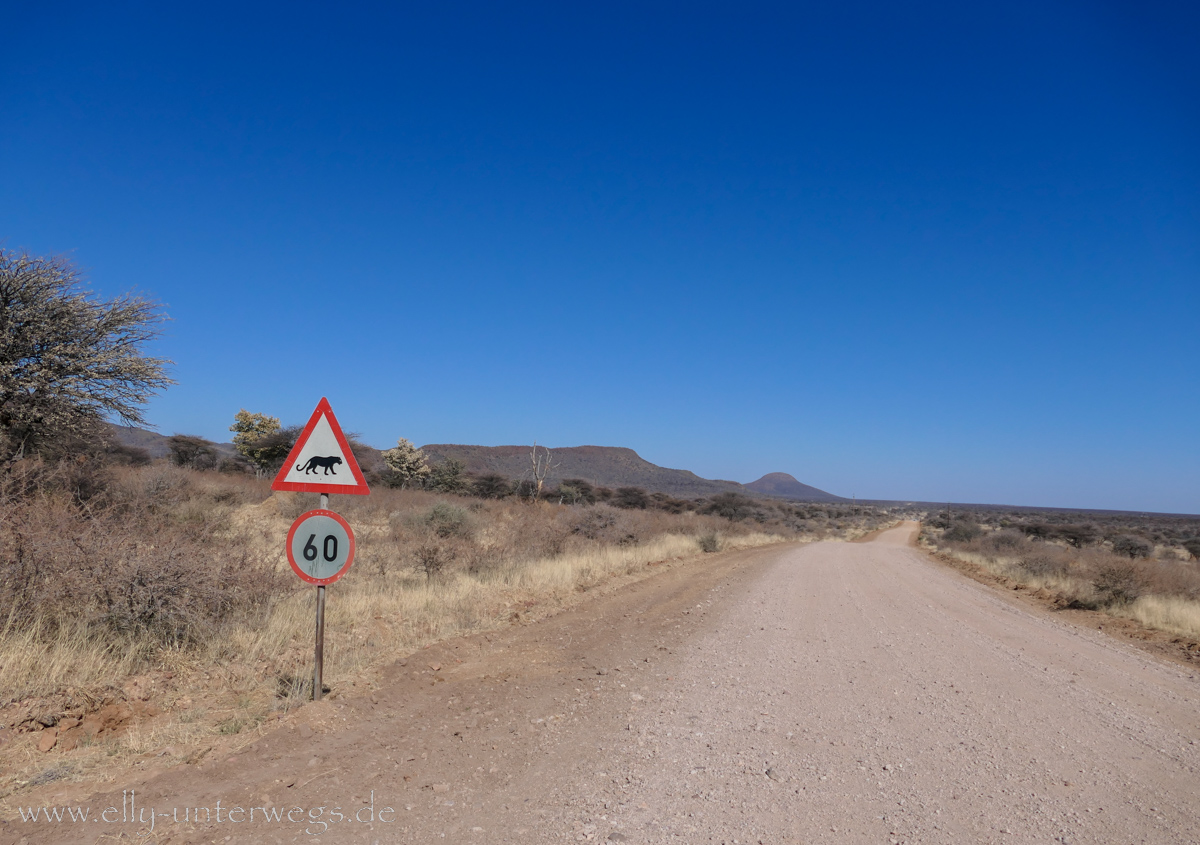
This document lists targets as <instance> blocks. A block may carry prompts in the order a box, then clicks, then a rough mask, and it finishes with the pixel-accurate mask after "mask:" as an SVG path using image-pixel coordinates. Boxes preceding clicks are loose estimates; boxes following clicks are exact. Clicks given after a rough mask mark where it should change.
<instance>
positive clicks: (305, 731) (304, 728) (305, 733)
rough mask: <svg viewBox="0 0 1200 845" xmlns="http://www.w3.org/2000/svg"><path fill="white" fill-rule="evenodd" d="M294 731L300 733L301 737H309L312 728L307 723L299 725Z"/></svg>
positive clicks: (311, 733)
mask: <svg viewBox="0 0 1200 845" xmlns="http://www.w3.org/2000/svg"><path fill="white" fill-rule="evenodd" d="M296 733H298V734H300V738H301V739H311V738H312V735H313V729H312V728H310V727H309V726H308V725H301V726H300V727H299V728H297V729H296Z"/></svg>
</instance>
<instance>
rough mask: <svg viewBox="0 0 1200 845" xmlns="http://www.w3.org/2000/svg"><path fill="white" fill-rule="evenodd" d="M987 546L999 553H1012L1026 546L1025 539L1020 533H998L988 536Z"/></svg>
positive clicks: (1007, 531) (1005, 531) (1008, 531)
mask: <svg viewBox="0 0 1200 845" xmlns="http://www.w3.org/2000/svg"><path fill="white" fill-rule="evenodd" d="M987 545H989V546H991V547H992V548H993V549H995V550H996V551H998V552H1010V551H1013V550H1014V549H1019V548H1021V546H1023V545H1025V537H1024V535H1023V534H1021V532H1020V531H1010V530H1004V531H997V532H995V533H994V534H989V535H988V538H987Z"/></svg>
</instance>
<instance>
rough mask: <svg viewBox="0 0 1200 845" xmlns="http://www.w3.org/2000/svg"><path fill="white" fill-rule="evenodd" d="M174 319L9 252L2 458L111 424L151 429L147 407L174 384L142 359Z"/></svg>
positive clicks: (1, 350)
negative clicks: (98, 293)
mask: <svg viewBox="0 0 1200 845" xmlns="http://www.w3.org/2000/svg"><path fill="white" fill-rule="evenodd" d="M165 319H166V317H165V316H164V315H163V314H162V312H161V311H160V309H159V306H158V304H157V303H154V302H151V301H149V300H146V299H142V298H141V297H138V296H134V295H132V294H126V295H123V296H119V297H117V298H116V299H113V300H111V301H107V302H105V301H102V300H100V299H97V298H96V297H95V296H94V295H93V294H92V293H90V292H89V291H87V290H85V289H84V288H83V286H82V284H81V280H80V277H79V273H78V272H77V271H76V269H75V268H74V267H73V266H72V265H71V263H70V262H69V261H67V260H66V259H64V258H39V257H35V256H31V255H29V254H27V253H23V252H13V251H8V250H3V249H0V440H3V441H4V442H3V443H0V455H3V457H5V458H10V459H11V458H13V457H19V456H20V455H22V454H24V452H25V450H26V449H27V448H36V447H37V446H39V445H40V444H41V443H44V442H45V441H47V440H50V439H53V438H57V437H62V436H73V435H78V434H80V433H83V432H86V431H88V430H89V429H94V428H96V427H97V426H98V424H99V423H101V422H102V421H104V420H105V419H114V418H115V419H116V420H117V421H120V422H122V423H125V424H127V425H145V423H146V420H145V417H144V416H143V415H142V407H141V406H143V405H145V404H146V402H148V401H149V400H150V397H151V396H153V395H154V394H155V393H157V392H158V391H160V390H163V389H165V388H166V387H167V386H168V385H171V384H174V381H172V380H171V379H170V378H168V377H167V375H166V368H167V365H168V364H170V363H172V362H171V361H168V360H167V359H165V358H152V357H147V356H145V355H143V354H142V346H143V345H144V344H145V343H147V342H148V341H150V340H151V339H153V338H154V337H156V336H157V335H158V334H159V331H160V329H159V326H160V324H161V323H162V322H163V321H164V320H165Z"/></svg>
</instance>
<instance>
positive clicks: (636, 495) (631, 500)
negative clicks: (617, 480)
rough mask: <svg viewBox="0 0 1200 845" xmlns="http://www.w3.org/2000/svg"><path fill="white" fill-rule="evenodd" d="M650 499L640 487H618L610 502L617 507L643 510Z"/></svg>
mask: <svg viewBox="0 0 1200 845" xmlns="http://www.w3.org/2000/svg"><path fill="white" fill-rule="evenodd" d="M649 502H650V499H649V497H648V496H647V495H646V491H645V490H643V489H642V488H641V487H618V488H617V493H616V495H615V496H613V498H612V501H611V503H610V504H612V505H614V506H615V507H618V508H625V509H626V510H632V509H635V508H636V509H638V510H645V509H646V505H647V504H649Z"/></svg>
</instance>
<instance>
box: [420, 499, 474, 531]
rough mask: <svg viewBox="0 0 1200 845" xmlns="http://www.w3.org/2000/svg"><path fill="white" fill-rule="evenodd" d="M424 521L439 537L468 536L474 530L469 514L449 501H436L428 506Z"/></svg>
mask: <svg viewBox="0 0 1200 845" xmlns="http://www.w3.org/2000/svg"><path fill="white" fill-rule="evenodd" d="M425 523H426V524H427V525H428V526H429V527H430V528H432V529H433V533H434V534H436V535H437V536H439V537H470V536H471V534H472V533H473V532H474V526H473V524H472V520H471V515H470V514H469V513H467V511H466V509H465V508H461V507H459V506H458V505H452V504H450V503H449V502H438V503H437V504H435V505H434V506H433V507H432V508H430V510H429V513H428V514H426V516H425Z"/></svg>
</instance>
